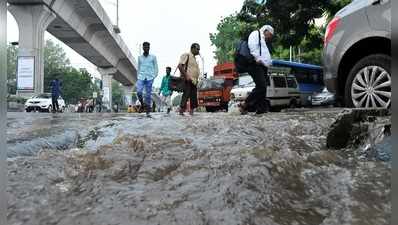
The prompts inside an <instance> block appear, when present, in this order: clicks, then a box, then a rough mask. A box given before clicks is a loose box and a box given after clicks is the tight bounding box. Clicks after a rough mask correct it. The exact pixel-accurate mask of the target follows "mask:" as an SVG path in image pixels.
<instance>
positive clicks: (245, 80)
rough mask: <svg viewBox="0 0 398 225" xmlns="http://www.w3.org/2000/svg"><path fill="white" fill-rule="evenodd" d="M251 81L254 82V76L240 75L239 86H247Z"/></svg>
mask: <svg viewBox="0 0 398 225" xmlns="http://www.w3.org/2000/svg"><path fill="white" fill-rule="evenodd" d="M251 83H253V78H252V77H251V76H241V77H239V86H246V85H248V84H251Z"/></svg>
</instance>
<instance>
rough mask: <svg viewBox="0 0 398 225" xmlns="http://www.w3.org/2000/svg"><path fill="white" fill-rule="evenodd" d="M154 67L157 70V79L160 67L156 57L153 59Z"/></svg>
mask: <svg viewBox="0 0 398 225" xmlns="http://www.w3.org/2000/svg"><path fill="white" fill-rule="evenodd" d="M153 66H154V68H155V77H157V76H158V73H159V67H158V60H157V59H156V56H154V57H153Z"/></svg>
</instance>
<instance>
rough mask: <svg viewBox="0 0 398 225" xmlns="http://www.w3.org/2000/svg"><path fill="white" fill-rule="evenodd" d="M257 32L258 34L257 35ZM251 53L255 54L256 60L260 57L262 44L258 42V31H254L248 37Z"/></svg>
mask: <svg viewBox="0 0 398 225" xmlns="http://www.w3.org/2000/svg"><path fill="white" fill-rule="evenodd" d="M256 34H257V35H256ZM248 45H249V49H250V54H251V55H252V56H254V58H255V59H256V61H258V60H259V58H260V46H259V44H258V33H256V32H252V33H251V34H250V36H249V39H248Z"/></svg>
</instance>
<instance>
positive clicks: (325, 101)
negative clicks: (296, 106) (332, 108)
mask: <svg viewBox="0 0 398 225" xmlns="http://www.w3.org/2000/svg"><path fill="white" fill-rule="evenodd" d="M309 100H310V101H311V104H312V105H313V106H320V105H335V104H336V96H335V95H334V94H333V93H331V92H329V91H328V89H327V88H324V89H323V90H322V92H321V93H315V94H313V95H312V96H310V97H309Z"/></svg>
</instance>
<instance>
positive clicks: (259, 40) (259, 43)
mask: <svg viewBox="0 0 398 225" xmlns="http://www.w3.org/2000/svg"><path fill="white" fill-rule="evenodd" d="M258 45H259V46H260V56H261V55H262V52H261V32H260V30H258Z"/></svg>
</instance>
